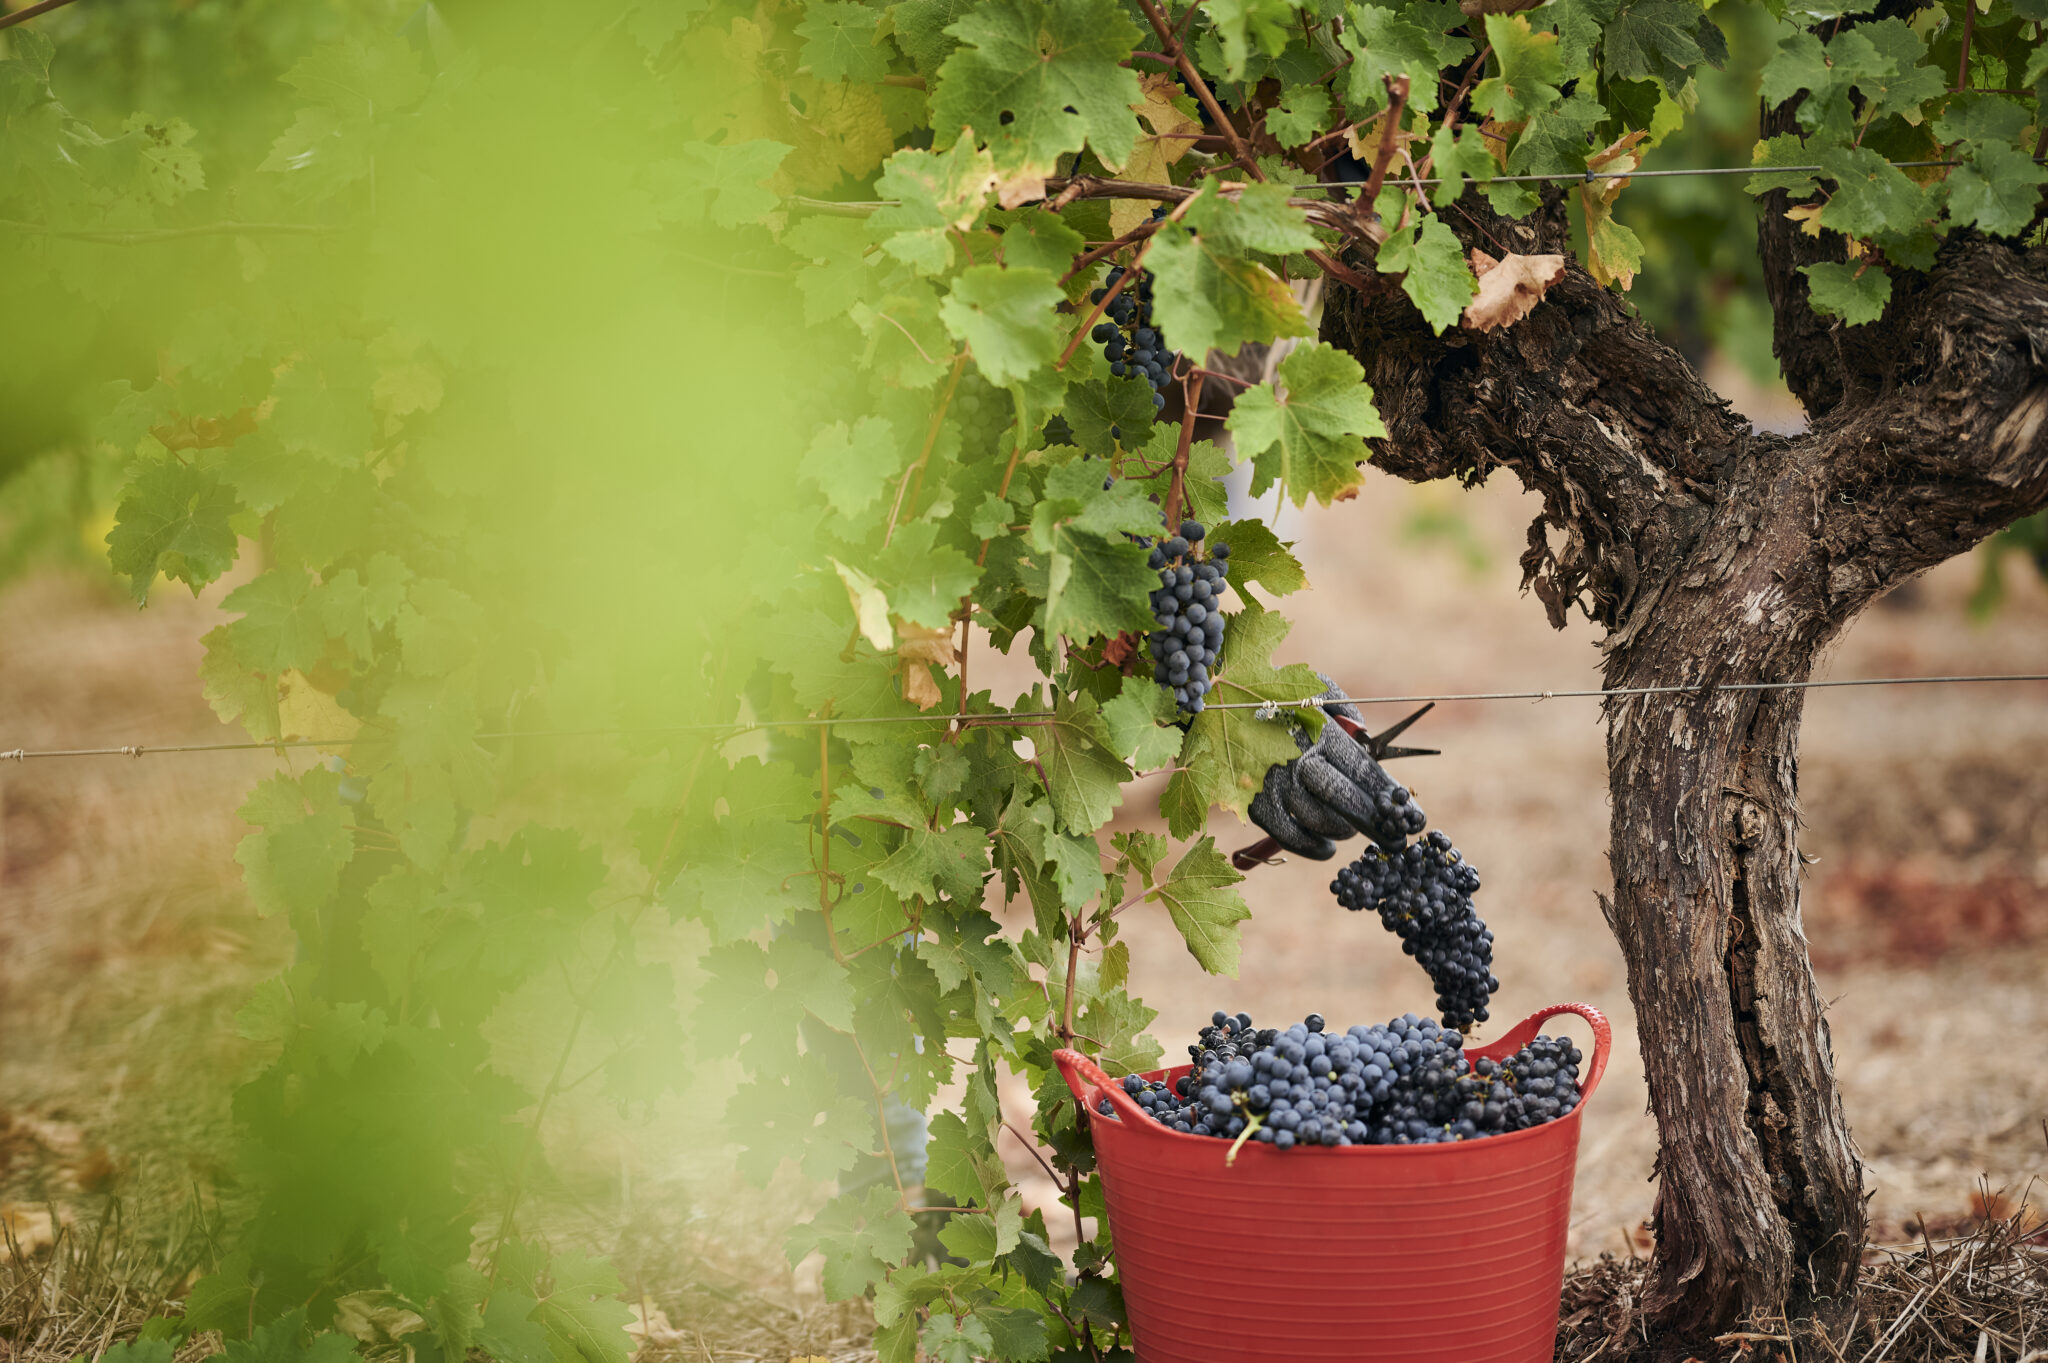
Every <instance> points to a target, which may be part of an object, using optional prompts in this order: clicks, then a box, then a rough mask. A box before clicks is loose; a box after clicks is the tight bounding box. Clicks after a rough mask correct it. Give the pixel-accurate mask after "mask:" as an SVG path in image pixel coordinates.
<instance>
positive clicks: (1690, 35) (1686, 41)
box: [1602, 0, 1727, 90]
mask: <svg viewBox="0 0 2048 1363" xmlns="http://www.w3.org/2000/svg"><path fill="white" fill-rule="evenodd" d="M1703 25H1704V27H1705V28H1706V29H1712V30H1713V33H1714V35H1715V36H1716V37H1718V36H1719V35H1720V30H1719V29H1718V28H1715V27H1714V22H1713V20H1712V19H1710V18H1708V17H1707V14H1706V11H1705V10H1704V9H1703V8H1702V7H1701V6H1700V4H1699V3H1698V0H1631V3H1627V4H1623V5H1621V6H1619V7H1618V8H1617V9H1616V10H1615V13H1614V15H1613V17H1612V18H1610V19H1609V20H1608V21H1607V24H1606V28H1605V31H1604V33H1603V42H1602V51H1603V53H1604V55H1605V60H1604V62H1603V65H1602V70H1603V71H1604V72H1605V73H1606V74H1607V75H1608V76H1610V77H1613V78H1615V79H1618V80H1645V79H1655V80H1658V81H1662V82H1663V84H1664V88H1665V89H1667V90H1680V89H1683V88H1684V87H1685V82H1686V79H1687V77H1688V76H1689V75H1690V74H1691V73H1692V70H1693V68H1695V67H1697V66H1699V65H1700V64H1701V63H1702V62H1706V61H1709V60H1711V58H1710V54H1709V51H1708V48H1707V47H1704V46H1702V45H1701V41H1700V39H1701V37H1702V36H1703V27H1702V26H1703ZM1718 55H1719V56H1720V57H1721V59H1722V60H1723V61H1725V60H1726V56H1727V47H1726V44H1725V42H1724V43H1722V44H1721V45H1720V46H1719V49H1718ZM1713 65H1716V66H1719V65H1721V61H1714V62H1713Z"/></svg>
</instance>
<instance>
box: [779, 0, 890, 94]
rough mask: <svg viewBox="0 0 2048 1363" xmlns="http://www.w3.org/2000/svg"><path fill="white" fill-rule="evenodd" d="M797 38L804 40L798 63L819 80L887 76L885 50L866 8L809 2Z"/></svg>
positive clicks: (836, 1)
mask: <svg viewBox="0 0 2048 1363" xmlns="http://www.w3.org/2000/svg"><path fill="white" fill-rule="evenodd" d="M796 35H797V36H798V37H799V38H802V39H803V40H804V45H803V51H802V54H801V58H800V60H801V61H802V62H803V64H804V65H805V66H808V67H809V68H810V69H811V74H812V75H814V76H816V77H817V78H818V79H819V80H851V81H878V80H880V79H881V78H882V77H883V76H885V75H887V74H888V73H889V53H888V49H887V48H885V47H883V46H882V43H881V40H880V37H879V34H878V32H877V30H876V27H875V12H874V11H873V10H871V9H869V8H868V7H867V6H866V5H859V4H853V3H850V0H812V3H811V4H809V5H807V6H806V7H805V8H804V21H803V22H802V23H800V24H798V25H797V26H796Z"/></svg>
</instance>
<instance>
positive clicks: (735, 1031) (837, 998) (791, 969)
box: [696, 935, 853, 1073]
mask: <svg viewBox="0 0 2048 1363" xmlns="http://www.w3.org/2000/svg"><path fill="white" fill-rule="evenodd" d="M703 969H704V971H705V973H706V974H707V975H709V976H710V978H709V979H707V980H705V982H704V983H703V985H702V986H700V987H699V989H698V992H697V1015H696V1016H697V1031H698V1034H699V1035H702V1036H717V1037H720V1038H723V1039H727V1040H728V1043H729V1044H730V1045H732V1046H734V1047H735V1048H736V1049H737V1050H738V1052H739V1055H740V1057H741V1058H742V1059H743V1060H745V1061H746V1062H747V1064H748V1065H750V1066H752V1067H753V1068H754V1069H755V1070H756V1071H757V1072H761V1073H776V1072H780V1071H781V1070H783V1069H786V1068H787V1065H786V1061H787V1060H788V1058H790V1057H793V1056H794V1055H795V1054H796V1041H797V1027H798V1025H799V1024H800V1023H801V1022H802V1021H803V1018H804V1015H805V1014H806V1013H809V1014H810V1015H812V1016H813V1017H815V1018H817V1019H818V1021H820V1022H822V1023H824V1024H825V1025H826V1026H827V1027H836V1028H838V1029H839V1030H841V1031H846V1030H849V1029H851V1028H852V1026H853V983H852V980H851V979H850V978H849V977H848V975H847V973H846V967H845V966H842V965H840V964H839V963H838V962H837V961H834V960H833V959H832V957H831V956H830V955H828V954H827V953H826V952H824V951H822V950H820V949H819V948H817V947H814V946H811V945H809V944H807V943H805V942H802V941H799V940H798V939H797V938H795V937H791V936H786V935H785V936H781V937H777V938H775V939H774V940H773V941H771V942H770V943H769V944H768V947H767V948H766V949H765V950H764V949H762V948H761V947H760V946H758V945H756V944H755V943H753V942H747V941H741V942H728V943H727V944H725V945H724V946H717V947H713V948H711V950H710V951H708V952H706V953H705V954H704V959H703ZM771 976H772V977H773V978H774V983H773V984H770V983H769V982H768V981H769V978H770V977H771Z"/></svg>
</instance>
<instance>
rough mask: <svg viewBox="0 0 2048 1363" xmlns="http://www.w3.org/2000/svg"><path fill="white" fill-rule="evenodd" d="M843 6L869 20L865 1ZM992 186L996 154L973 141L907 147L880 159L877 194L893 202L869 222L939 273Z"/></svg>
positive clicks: (907, 258)
mask: <svg viewBox="0 0 2048 1363" xmlns="http://www.w3.org/2000/svg"><path fill="white" fill-rule="evenodd" d="M845 8H847V9H857V10H860V12H861V13H862V14H863V15H864V16H866V17H867V22H868V23H869V25H870V26H872V25H873V23H874V16H873V14H872V13H871V12H870V11H869V10H867V9H866V8H865V7H864V6H861V5H852V4H849V5H846V6H845ZM995 187H996V168H995V161H994V159H993V158H992V157H990V155H989V154H988V153H987V152H986V151H982V150H978V149H977V148H976V147H975V146H974V144H973V143H972V142H969V141H966V140H962V141H959V142H956V143H954V144H953V149H952V150H951V151H950V152H930V151H920V150H918V149H917V148H915V147H905V148H904V149H903V150H902V151H899V152H897V153H896V154H895V155H894V156H891V157H890V158H889V159H888V160H887V161H886V162H884V163H883V165H882V173H881V175H879V176H877V177H876V179H875V192H876V194H878V195H880V196H881V197H882V198H884V199H894V200H895V201H896V202H895V203H893V204H889V205H887V206H885V207H882V208H879V209H877V210H875V214H874V216H873V217H872V218H870V219H869V220H868V221H869V223H870V224H871V225H872V227H873V229H874V231H875V233H876V235H877V236H878V237H880V239H881V242H882V249H883V250H884V251H887V252H888V253H889V254H890V255H892V256H894V257H895V258H896V259H898V260H900V261H902V262H903V263H904V264H906V265H909V266H910V267H911V268H912V269H915V270H916V271H917V272H918V273H920V274H940V273H942V272H944V271H946V270H948V269H951V268H952V265H953V238H952V234H953V233H955V232H964V231H966V230H967V229H968V228H970V227H972V226H973V225H974V220H975V219H976V218H978V217H980V216H981V211H982V209H983V208H985V207H987V206H988V201H989V194H990V193H991V192H992V191H993V190H994V189H995ZM885 234H886V235H885ZM1010 263H1012V264H1023V263H1024V262H1021V261H1012V262H1010Z"/></svg>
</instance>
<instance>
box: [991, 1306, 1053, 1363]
mask: <svg viewBox="0 0 2048 1363" xmlns="http://www.w3.org/2000/svg"><path fill="white" fill-rule="evenodd" d="M974 1319H975V1320H976V1321H978V1322H980V1323H981V1325H982V1326H984V1327H985V1328H986V1329H987V1330H988V1336H989V1339H990V1340H991V1341H992V1344H993V1352H994V1356H995V1357H996V1358H999V1359H1002V1360H1004V1363H1042V1360H1044V1359H1047V1358H1050V1357H1051V1356H1052V1341H1051V1339H1050V1337H1049V1336H1048V1335H1047V1333H1046V1322H1045V1313H1044V1312H1043V1311H1038V1310H1034V1309H1032V1308H1031V1307H1028V1306H977V1307H975V1308H974Z"/></svg>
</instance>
